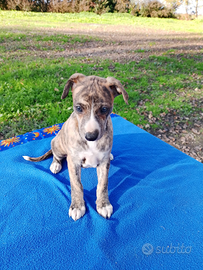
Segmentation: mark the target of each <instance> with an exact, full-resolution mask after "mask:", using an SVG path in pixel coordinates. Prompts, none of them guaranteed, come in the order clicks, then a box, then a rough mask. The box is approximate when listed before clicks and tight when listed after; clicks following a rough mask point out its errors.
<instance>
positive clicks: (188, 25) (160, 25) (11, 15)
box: [0, 11, 203, 33]
mask: <svg viewBox="0 0 203 270" xmlns="http://www.w3.org/2000/svg"><path fill="white" fill-rule="evenodd" d="M67 23H68V25H71V26H72V27H74V24H75V23H91V24H93V25H92V27H93V28H94V27H95V26H96V25H94V24H109V25H133V26H135V27H147V28H153V29H164V30H174V31H182V32H190V33H191V32H192V33H202V32H203V29H202V23H203V19H199V20H198V19H196V20H193V21H179V20H176V19H159V18H141V17H135V16H132V15H130V14H119V13H118V14H115V13H114V14H112V13H105V14H102V15H97V14H95V13H87V12H81V13H64V14H60V13H34V12H19V11H0V27H1V29H4V28H7V27H17V28H19V27H23V28H24V29H25V28H28V29H29V28H32V29H33V28H39V27H41V28H51V27H52V28H58V27H59V25H60V27H67ZM85 28H86V26H85Z"/></svg>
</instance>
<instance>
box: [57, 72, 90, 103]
mask: <svg viewBox="0 0 203 270" xmlns="http://www.w3.org/2000/svg"><path fill="white" fill-rule="evenodd" d="M85 77H86V76H85V75H83V74H81V73H74V74H73V75H72V76H70V78H69V79H68V81H67V83H66V85H65V87H64V89H63V94H62V96H61V99H64V98H66V97H67V95H68V93H69V89H70V88H71V89H72V87H73V84H75V83H78V82H81V81H82V80H84V78H85Z"/></svg>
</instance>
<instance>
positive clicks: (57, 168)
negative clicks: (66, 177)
mask: <svg viewBox="0 0 203 270" xmlns="http://www.w3.org/2000/svg"><path fill="white" fill-rule="evenodd" d="M61 169H62V166H61V164H60V163H58V162H52V164H51V166H50V171H51V172H52V173H54V174H56V173H58V172H60V170H61Z"/></svg>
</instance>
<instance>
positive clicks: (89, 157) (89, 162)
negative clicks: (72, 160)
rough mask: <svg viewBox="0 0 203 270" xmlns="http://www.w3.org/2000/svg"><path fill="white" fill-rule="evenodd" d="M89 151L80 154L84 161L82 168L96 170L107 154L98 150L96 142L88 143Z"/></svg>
mask: <svg viewBox="0 0 203 270" xmlns="http://www.w3.org/2000/svg"><path fill="white" fill-rule="evenodd" d="M87 145H88V149H87V150H85V151H82V152H80V154H79V157H80V159H81V160H82V167H84V168H89V167H93V168H96V167H97V166H98V165H99V163H100V162H101V160H102V159H103V158H104V156H105V155H106V153H105V152H101V151H100V150H99V149H98V148H97V144H96V142H88V143H87Z"/></svg>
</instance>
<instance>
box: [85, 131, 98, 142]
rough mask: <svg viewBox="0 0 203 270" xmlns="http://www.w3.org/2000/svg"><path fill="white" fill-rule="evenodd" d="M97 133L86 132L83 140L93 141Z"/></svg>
mask: <svg viewBox="0 0 203 270" xmlns="http://www.w3.org/2000/svg"><path fill="white" fill-rule="evenodd" d="M98 135H99V131H98V130H97V129H96V130H95V131H93V132H87V133H86V134H85V139H86V140H88V141H95V140H96V139H97V138H98Z"/></svg>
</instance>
